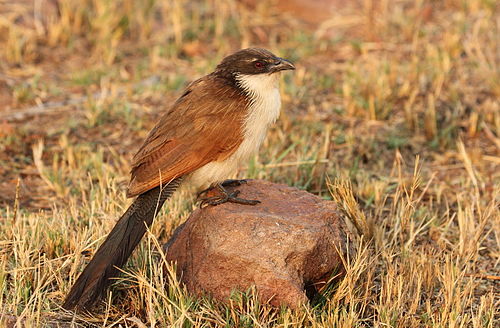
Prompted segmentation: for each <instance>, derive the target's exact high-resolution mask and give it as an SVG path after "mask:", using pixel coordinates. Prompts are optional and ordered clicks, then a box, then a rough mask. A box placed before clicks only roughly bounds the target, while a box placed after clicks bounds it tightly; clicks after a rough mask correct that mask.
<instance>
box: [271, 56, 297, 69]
mask: <svg viewBox="0 0 500 328" xmlns="http://www.w3.org/2000/svg"><path fill="white" fill-rule="evenodd" d="M293 69H295V66H294V65H293V64H292V63H291V62H289V61H288V60H286V59H284V58H279V57H277V58H276V62H275V63H274V64H273V66H272V67H271V71H272V72H279V71H286V70H293Z"/></svg>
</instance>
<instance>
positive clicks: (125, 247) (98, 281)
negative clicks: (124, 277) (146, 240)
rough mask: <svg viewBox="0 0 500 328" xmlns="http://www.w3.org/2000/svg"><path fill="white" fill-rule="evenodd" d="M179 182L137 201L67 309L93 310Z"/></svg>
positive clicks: (73, 292) (75, 290) (79, 282)
mask: <svg viewBox="0 0 500 328" xmlns="http://www.w3.org/2000/svg"><path fill="white" fill-rule="evenodd" d="M180 182H181V179H180V178H177V179H175V180H173V181H172V182H170V183H169V184H168V185H167V186H163V187H156V188H154V189H151V190H149V191H147V192H145V193H143V194H141V195H139V196H138V197H137V198H136V199H135V201H134V202H133V203H132V205H130V207H129V208H128V209H127V211H126V212H125V213H124V214H123V215H122V217H121V218H120V220H118V222H117V223H116V225H115V227H114V228H113V230H111V232H110V233H109V235H108V237H107V238H106V240H105V241H104V243H103V244H102V245H101V247H100V248H99V249H98V250H97V252H96V253H95V255H94V257H93V258H92V260H91V261H90V263H89V264H88V265H87V266H86V267H85V269H84V270H83V272H82V274H80V277H78V279H77V280H76V282H75V284H74V285H73V287H72V288H71V291H70V292H69V294H68V296H66V300H65V301H64V304H63V307H64V308H65V309H68V310H70V309H73V308H79V309H90V308H91V307H92V305H94V303H95V302H96V301H97V300H98V299H99V297H100V296H102V294H104V292H105V290H106V287H107V286H108V285H109V283H110V279H111V278H114V277H116V276H117V275H118V273H119V270H118V269H117V268H121V267H122V266H123V265H124V264H125V263H126V262H127V259H128V258H129V256H130V254H132V251H133V250H134V248H135V247H136V246H137V244H139V242H140V241H141V239H142V236H143V235H144V233H145V232H146V227H149V226H150V225H151V223H153V219H154V217H155V215H156V213H157V212H158V210H159V209H160V208H161V207H162V205H163V203H164V202H165V201H166V200H167V199H168V198H169V197H170V196H171V195H172V193H173V192H174V191H175V190H176V189H177V187H178V186H179V184H180Z"/></svg>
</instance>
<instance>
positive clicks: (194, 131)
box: [63, 48, 295, 309]
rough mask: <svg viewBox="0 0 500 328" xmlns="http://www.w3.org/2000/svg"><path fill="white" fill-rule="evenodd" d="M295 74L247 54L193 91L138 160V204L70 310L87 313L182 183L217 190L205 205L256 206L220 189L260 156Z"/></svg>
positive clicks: (96, 260)
mask: <svg viewBox="0 0 500 328" xmlns="http://www.w3.org/2000/svg"><path fill="white" fill-rule="evenodd" d="M290 69H295V67H294V66H293V64H292V63H290V62H289V61H287V60H285V59H282V58H279V57H276V56H275V55H273V54H272V53H271V52H269V51H267V50H265V49H259V48H249V49H244V50H240V51H238V52H236V53H234V54H232V55H230V56H227V57H226V58H224V59H223V60H222V62H221V63H220V64H219V65H218V66H217V68H216V69H215V71H214V72H213V73H210V74H208V75H206V76H204V77H202V78H200V79H198V80H196V81H194V82H192V83H191V84H189V85H188V87H187V88H186V90H185V91H184V93H183V94H182V96H181V97H180V98H179V99H178V100H177V101H176V102H175V103H174V104H173V106H171V107H170V109H169V110H168V111H167V112H166V113H165V114H164V115H163V116H162V117H161V119H160V121H159V122H158V123H157V124H156V126H155V127H154V128H153V129H152V130H151V132H150V133H149V135H148V137H147V138H146V140H145V141H144V144H143V145H142V146H141V148H140V149H139V151H138V152H137V154H135V156H134V158H133V162H132V170H131V180H130V184H129V186H128V191H127V196H128V197H135V196H137V198H136V199H135V200H134V202H133V203H132V205H130V207H129V208H128V209H127V211H126V212H125V213H124V214H123V216H122V217H121V218H120V220H118V222H117V223H116V225H115V227H114V228H113V230H111V232H110V233H109V235H108V237H107V238H106V240H105V241H104V243H103V244H102V245H101V247H100V248H99V249H98V250H97V252H96V253H95V255H94V257H93V258H92V260H91V261H90V263H89V264H88V265H87V267H86V268H85V269H84V270H83V272H82V274H81V275H80V276H79V278H78V279H77V281H76V282H75V284H74V285H73V287H72V288H71V291H70V292H69V294H68V295H67V297H66V300H65V302H64V304H63V307H64V308H66V309H73V308H75V307H76V308H86V309H89V308H90V307H91V306H92V305H93V304H94V303H95V302H96V300H97V299H98V298H99V297H100V296H101V295H102V294H103V293H104V291H105V289H106V287H107V285H108V284H109V282H110V279H111V278H114V277H116V276H117V274H118V271H119V270H118V268H120V267H122V266H123V265H124V264H125V262H126V261H127V259H128V258H129V256H130V254H131V253H132V251H133V250H134V248H135V247H136V246H137V244H138V243H139V241H140V240H141V238H142V236H143V235H144V233H145V232H146V228H147V227H149V226H150V225H151V223H152V222H153V218H154V217H155V214H156V213H157V212H158V210H159V209H160V208H161V206H162V205H163V203H164V202H165V200H167V199H168V198H169V197H170V196H171V195H172V193H173V192H174V191H175V190H176V189H177V187H179V185H180V184H181V182H182V183H184V182H188V183H190V184H192V185H194V186H195V188H198V189H203V188H207V187H214V186H215V187H217V189H219V191H220V196H215V197H214V196H213V197H210V198H206V199H205V200H204V202H205V203H206V204H212V205H215V204H220V203H222V202H225V201H234V202H239V203H243V204H255V203H257V202H258V201H252V200H245V199H241V198H238V197H237V192H233V193H230V192H228V191H226V190H225V189H224V187H223V185H222V184H221V182H222V181H224V179H226V178H227V177H228V176H230V175H231V174H233V173H234V172H235V171H236V170H237V168H238V166H239V165H240V164H242V163H244V162H245V161H247V160H248V159H249V158H250V157H251V156H252V155H254V154H256V153H257V151H258V149H259V147H260V145H261V143H262V141H263V140H264V137H265V135H266V133H267V130H268V128H269V125H270V124H272V123H274V122H275V120H276V119H277V117H278V115H279V112H280V106H281V100H280V93H279V89H278V82H279V75H280V74H279V72H281V71H283V70H290Z"/></svg>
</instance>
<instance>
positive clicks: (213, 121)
mask: <svg viewBox="0 0 500 328" xmlns="http://www.w3.org/2000/svg"><path fill="white" fill-rule="evenodd" d="M247 105H248V103H247V100H246V97H245V96H243V95H242V94H241V93H240V92H238V90H237V89H236V88H234V87H233V86H231V85H228V84H226V83H224V81H223V80H220V79H218V78H216V77H214V76H212V75H208V76H205V77H203V78H201V79H199V80H197V81H195V82H193V83H192V84H191V85H189V86H188V88H187V89H186V91H185V92H184V94H183V95H182V96H181V98H179V99H178V100H177V101H176V102H175V104H174V105H173V106H172V107H171V108H170V110H169V111H168V112H167V113H166V114H165V115H163V117H162V118H161V119H160V121H159V122H158V124H157V125H156V126H155V127H154V128H153V129H152V130H151V132H150V133H149V135H148V137H147V138H146V140H145V141H144V144H143V145H142V146H141V148H140V149H139V151H138V152H137V154H136V155H135V156H134V158H133V161H132V170H131V180H130V184H129V187H128V191H127V196H128V197H133V196H137V195H139V194H142V193H144V192H145V191H147V190H150V189H152V188H154V187H156V186H158V185H160V184H166V183H168V182H169V181H171V180H173V179H175V178H177V177H180V176H182V175H185V174H188V173H190V172H193V171H194V170H196V169H198V168H200V167H202V166H203V165H205V164H207V163H209V162H212V161H220V160H223V159H225V158H227V157H228V156H229V155H231V154H232V153H233V152H234V151H236V149H237V148H238V146H239V145H240V144H241V142H242V140H243V119H244V117H245V113H246V108H247Z"/></svg>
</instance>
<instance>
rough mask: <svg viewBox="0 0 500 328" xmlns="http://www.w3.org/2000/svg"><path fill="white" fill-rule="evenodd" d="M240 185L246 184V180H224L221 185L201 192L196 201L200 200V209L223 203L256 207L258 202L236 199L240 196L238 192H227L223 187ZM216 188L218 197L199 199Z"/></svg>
mask: <svg viewBox="0 0 500 328" xmlns="http://www.w3.org/2000/svg"><path fill="white" fill-rule="evenodd" d="M242 183H246V180H226V181H224V182H223V183H218V184H216V185H215V186H213V187H211V188H208V189H207V190H203V191H202V192H200V193H199V194H198V200H200V207H205V206H209V205H210V206H216V205H220V204H224V203H237V204H243V205H257V204H259V203H260V201H259V200H253V199H244V198H240V197H238V195H239V194H240V191H239V190H235V191H229V190H227V189H226V188H224V187H225V186H228V184H229V186H240V185H241V184H242ZM214 188H216V189H217V191H218V192H219V195H217V196H212V197H200V196H201V195H202V194H204V193H205V194H206V193H208V192H209V191H210V190H212V189H214Z"/></svg>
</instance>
